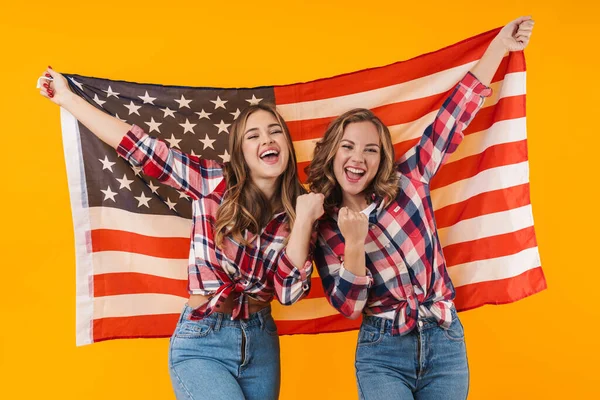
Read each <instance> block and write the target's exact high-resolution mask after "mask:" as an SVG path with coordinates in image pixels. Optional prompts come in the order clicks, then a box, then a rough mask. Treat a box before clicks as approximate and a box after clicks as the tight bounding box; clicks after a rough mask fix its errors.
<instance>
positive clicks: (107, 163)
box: [98, 156, 116, 172]
mask: <svg viewBox="0 0 600 400" xmlns="http://www.w3.org/2000/svg"><path fill="white" fill-rule="evenodd" d="M98 161H100V162H101V163H102V170H103V171H104V170H105V169H107V170H109V171H110V172H113V170H112V166H113V165H115V164H116V163H114V162H112V161H109V159H108V156H104V160H101V159H100V158H99V159H98Z"/></svg>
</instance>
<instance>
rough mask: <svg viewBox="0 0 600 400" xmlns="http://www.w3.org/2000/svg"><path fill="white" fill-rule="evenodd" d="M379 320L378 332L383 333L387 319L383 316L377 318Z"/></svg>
mask: <svg viewBox="0 0 600 400" xmlns="http://www.w3.org/2000/svg"><path fill="white" fill-rule="evenodd" d="M379 319H380V320H381V327H379V333H380V334H382V335H383V334H384V333H385V322H386V321H387V319H385V318H379Z"/></svg>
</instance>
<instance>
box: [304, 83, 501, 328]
mask: <svg viewBox="0 0 600 400" xmlns="http://www.w3.org/2000/svg"><path fill="white" fill-rule="evenodd" d="M490 95H491V89H490V88H488V87H486V86H485V85H483V84H482V83H481V82H479V80H477V78H475V76H474V75H472V74H471V73H468V74H467V75H466V76H465V77H464V78H463V79H462V80H461V81H460V82H459V84H458V85H457V86H456V88H455V89H454V90H453V91H452V93H451V94H450V96H449V97H448V98H447V99H446V100H445V101H444V104H443V105H442V108H441V109H440V110H439V112H438V114H437V116H436V117H435V120H434V121H433V123H432V124H431V125H429V126H428V127H427V129H426V130H425V132H424V134H423V136H422V138H421V140H420V142H419V143H418V144H417V146H415V147H414V148H413V149H411V150H410V151H409V152H408V153H406V154H405V155H404V156H403V157H402V158H401V159H400V160H399V163H398V178H399V186H400V190H399V192H398V195H397V196H396V198H395V199H394V201H392V202H391V204H389V205H388V206H387V207H384V206H383V202H382V200H381V199H376V200H375V205H376V207H375V208H374V209H373V210H372V211H371V213H370V215H369V223H370V229H369V233H368V235H367V238H366V239H365V251H366V266H367V275H366V276H356V275H354V274H352V273H351V272H350V271H348V270H346V269H344V238H343V236H342V234H341V233H340V230H339V228H338V225H337V215H330V216H327V217H325V218H324V219H322V220H321V222H320V224H319V240H318V246H317V247H316V249H315V262H316V264H317V268H318V270H319V275H320V276H321V279H322V282H323V287H324V289H325V292H326V295H327V297H328V298H329V301H330V302H331V304H332V305H333V306H334V307H335V308H336V309H338V310H339V311H340V313H342V314H343V315H345V316H347V317H351V318H355V317H357V316H358V315H359V314H360V313H361V312H364V313H365V314H367V315H374V316H378V317H382V318H387V319H392V320H393V321H394V323H393V328H392V333H393V334H394V335H403V334H406V333H408V332H410V331H411V330H412V329H414V328H415V326H416V324H417V321H418V320H419V319H420V318H421V319H422V318H430V317H433V318H435V319H436V320H437V321H438V323H439V325H440V326H441V327H443V328H445V329H447V328H448V327H449V326H450V324H451V322H452V316H451V310H452V307H453V302H452V300H453V299H454V286H453V285H452V282H451V280H450V277H449V275H448V271H447V270H446V262H445V260H444V255H443V254H442V247H441V245H440V241H439V238H438V234H437V230H436V227H435V221H434V217H433V208H432V205H431V198H430V193H429V181H430V179H431V178H432V177H433V176H434V175H435V173H436V171H437V170H438V168H439V167H440V165H441V164H442V163H443V162H444V159H445V158H446V157H447V156H448V155H449V154H450V153H452V152H453V151H454V150H456V148H457V146H458V144H459V143H460V142H461V141H462V139H463V130H464V129H465V128H466V127H467V125H468V124H469V123H470V122H471V120H472V119H473V117H474V116H475V114H476V113H477V111H478V110H479V109H480V108H481V106H482V105H483V101H484V98H485V97H487V96H490Z"/></svg>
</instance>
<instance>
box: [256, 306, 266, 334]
mask: <svg viewBox="0 0 600 400" xmlns="http://www.w3.org/2000/svg"><path fill="white" fill-rule="evenodd" d="M261 311H262V310H260V311H259V312H257V313H256V315H258V320H259V321H260V329H261V330H262V329H265V317H264V316H263V314H262V312H261Z"/></svg>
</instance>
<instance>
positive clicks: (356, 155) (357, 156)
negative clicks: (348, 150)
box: [350, 150, 365, 164]
mask: <svg viewBox="0 0 600 400" xmlns="http://www.w3.org/2000/svg"><path fill="white" fill-rule="evenodd" d="M350 160H351V161H353V162H356V163H360V164H362V163H364V162H365V157H364V154H363V152H362V151H356V150H355V151H353V152H352V154H351V156H350Z"/></svg>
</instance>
